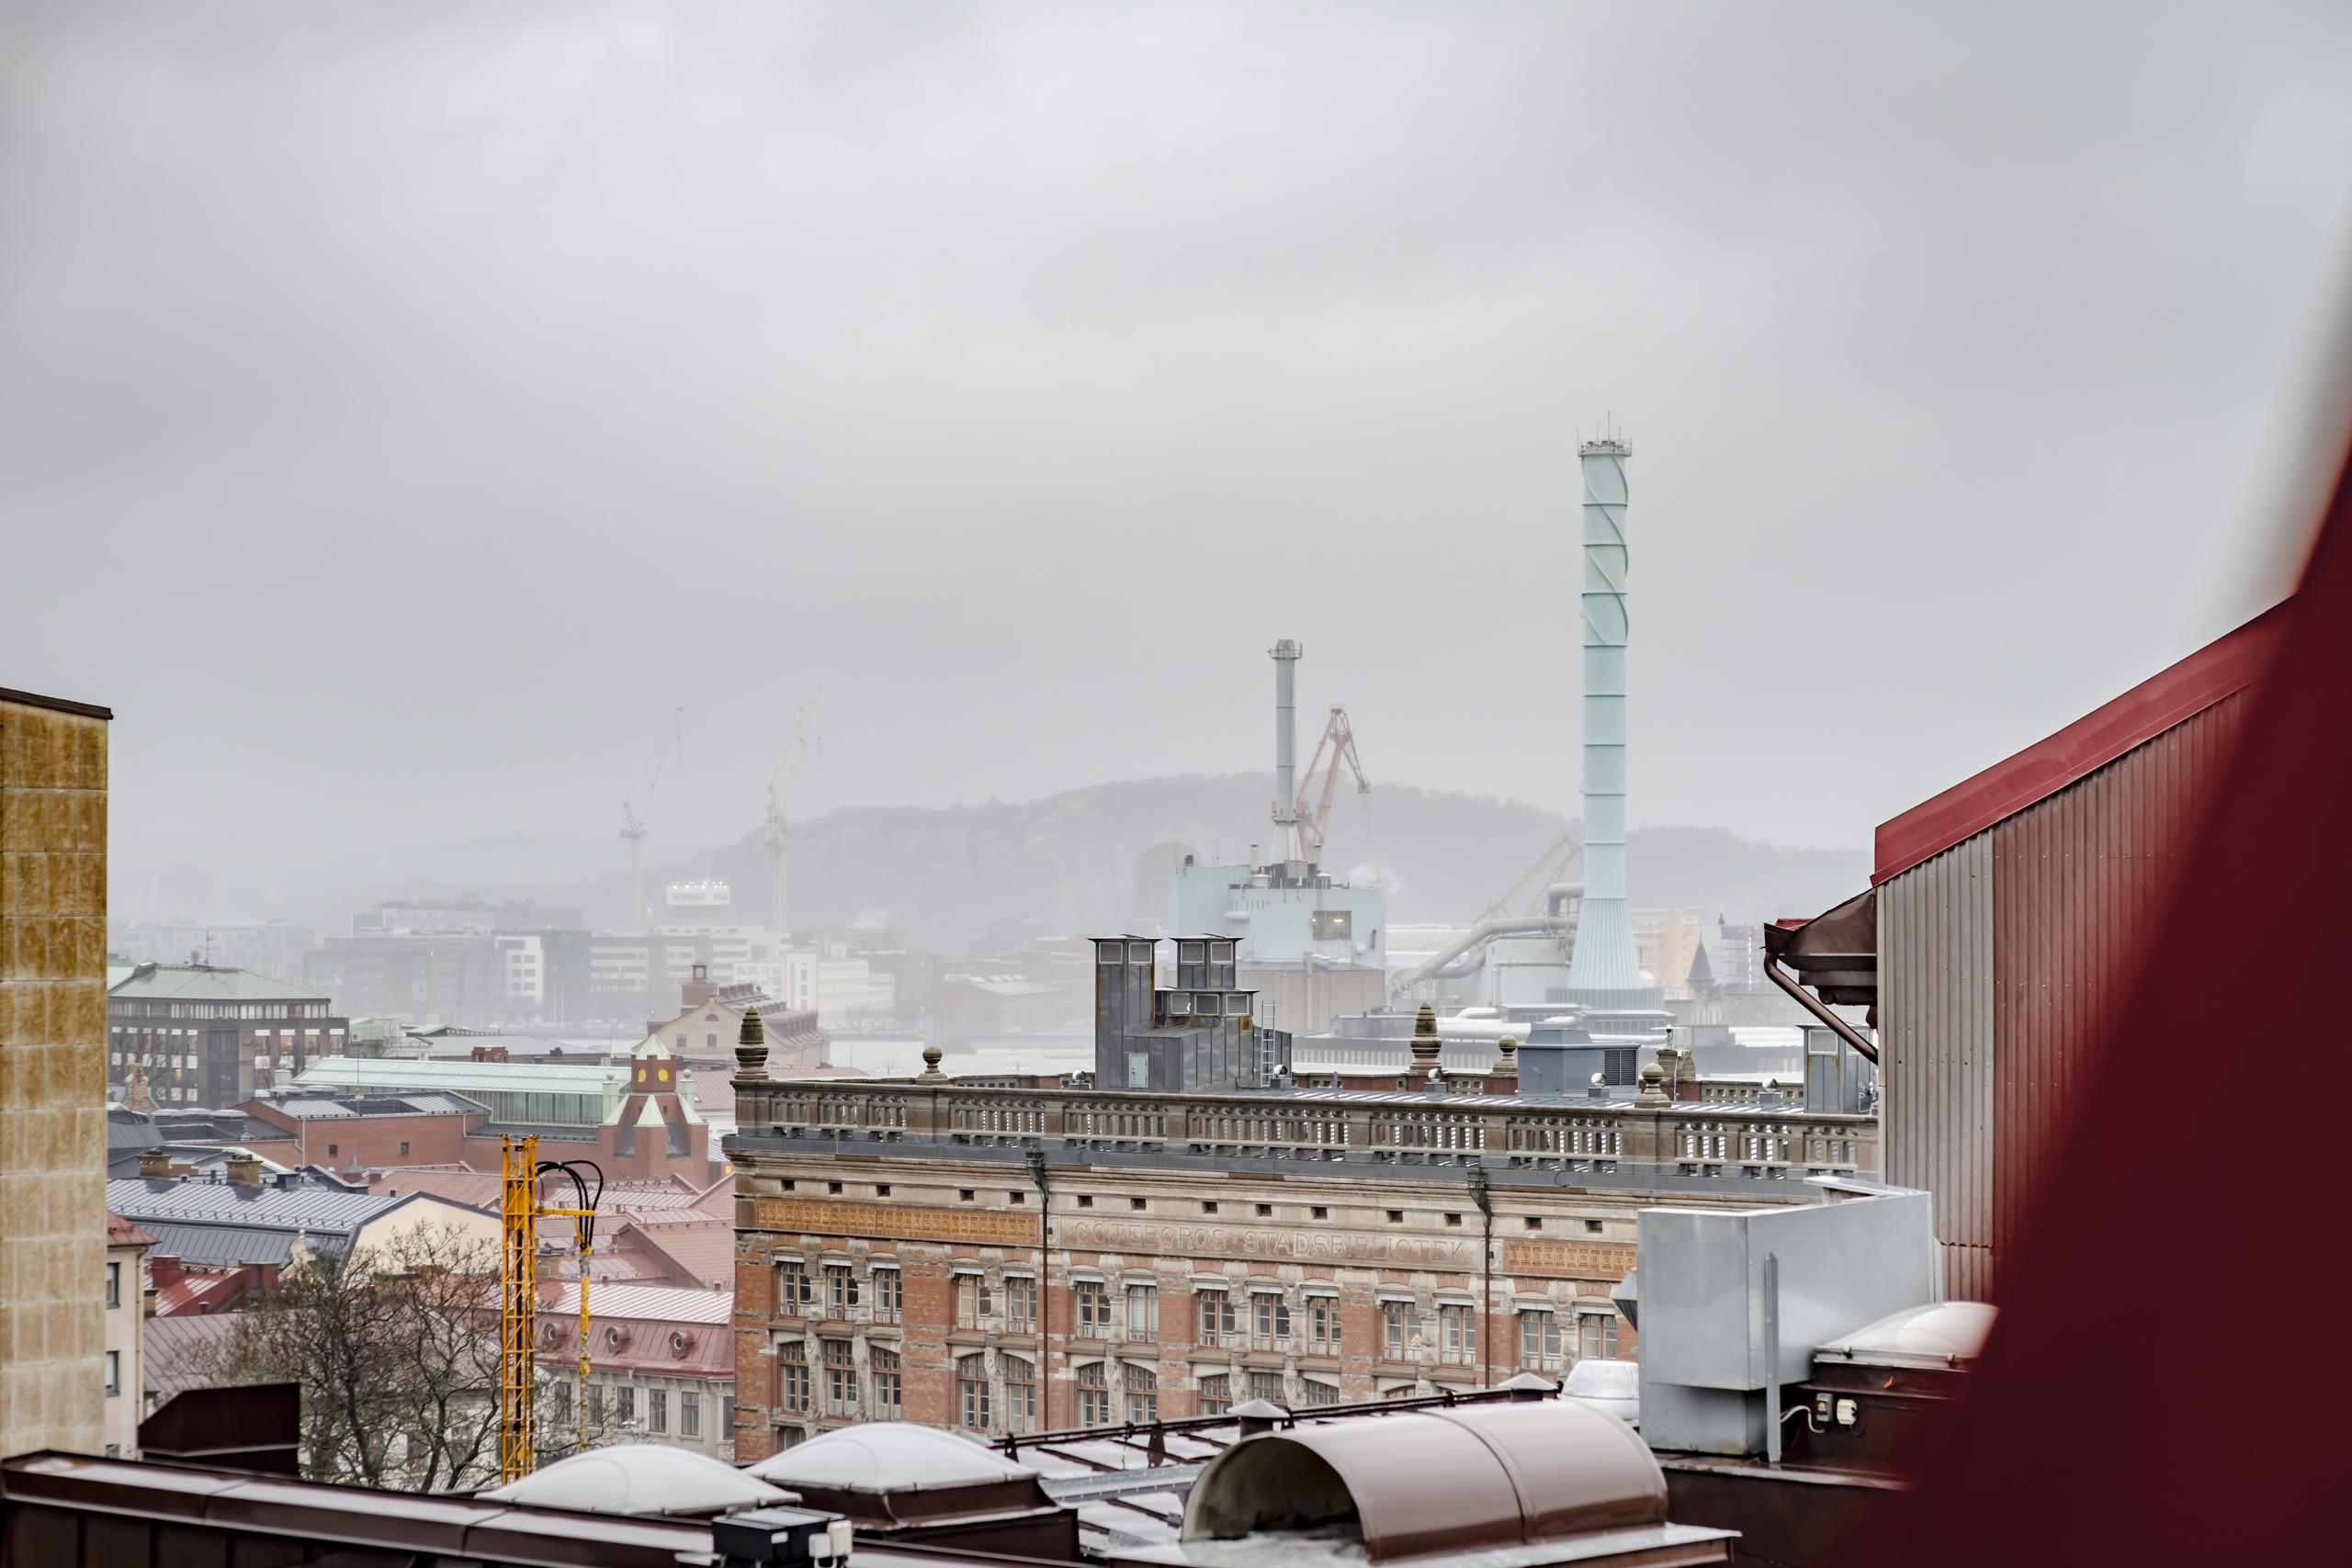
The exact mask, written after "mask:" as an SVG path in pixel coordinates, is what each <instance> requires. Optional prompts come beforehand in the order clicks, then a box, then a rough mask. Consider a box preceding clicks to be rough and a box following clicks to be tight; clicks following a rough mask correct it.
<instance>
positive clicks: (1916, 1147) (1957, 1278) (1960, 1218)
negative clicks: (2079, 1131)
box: [1878, 833, 1994, 1301]
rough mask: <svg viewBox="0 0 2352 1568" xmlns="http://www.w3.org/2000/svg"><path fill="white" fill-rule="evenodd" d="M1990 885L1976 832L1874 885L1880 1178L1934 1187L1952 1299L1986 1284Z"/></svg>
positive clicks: (1984, 842)
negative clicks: (1880, 1091) (1880, 1090)
mask: <svg viewBox="0 0 2352 1568" xmlns="http://www.w3.org/2000/svg"><path fill="white" fill-rule="evenodd" d="M1992 882H1993V872H1992V835H1991V834H1990V833H1978V834H1976V835H1975V836H1974V837H1973V838H1970V839H1968V840H1964V841H1962V843H1960V844H1957V845H1955V846H1954V847H1952V848H1951V849H1949V850H1946V851H1945V852H1942V853H1941V854H1939V855H1936V856H1934V857H1933V858H1931V859H1929V860H1926V861H1922V862H1921V863H1918V864H1917V865H1916V866H1913V867H1912V868H1911V869H1910V870H1908V871H1906V872H1905V873H1903V874H1901V875H1900V876H1897V877H1894V879H1892V880H1891V881H1888V882H1886V883H1885V884H1883V886H1880V888H1879V890H1878V944H1879V1025H1880V1028H1879V1070H1880V1073H1881V1075H1882V1077H1883V1088H1884V1090H1885V1092H1884V1095H1883V1099H1882V1100H1881V1101H1880V1107H1881V1109H1880V1128H1881V1134H1882V1136H1883V1149H1884V1160H1883V1163H1884V1167H1885V1170H1886V1179H1888V1180H1889V1181H1891V1182H1893V1183H1894V1184H1895V1185H1896V1186H1898V1187H1917V1188H1923V1189H1925V1190H1927V1191H1928V1192H1930V1193H1932V1194H1934V1197H1935V1226H1936V1239H1937V1240H1938V1241H1939V1242H1940V1243H1941V1244H1942V1247H1941V1251H1942V1254H1943V1256H1942V1264H1943V1290H1944V1295H1945V1297H1946V1298H1947V1299H1948V1300H1951V1301H1984V1300H1985V1299H1987V1298H1988V1297H1989V1296H1990V1294H1991V1292H1992V1282H1993V1273H1992V1260H1993V1168H1992V1166H1993V1137H1992V1131H1991V1128H1992V1118H1993V1018H1994V1007H1993V897H1992Z"/></svg>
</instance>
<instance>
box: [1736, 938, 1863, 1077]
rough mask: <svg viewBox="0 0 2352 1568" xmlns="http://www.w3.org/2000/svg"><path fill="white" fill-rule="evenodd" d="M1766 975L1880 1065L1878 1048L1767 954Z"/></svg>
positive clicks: (1845, 1040) (1846, 1040)
mask: <svg viewBox="0 0 2352 1568" xmlns="http://www.w3.org/2000/svg"><path fill="white" fill-rule="evenodd" d="M1764 975H1765V977H1766V978H1767V979H1770V981H1771V982H1772V984H1774V985H1776V986H1778V987H1781V989H1782V990H1784V991H1786V992H1788V993H1789V995H1790V996H1791V997H1792V998H1795V999H1796V1004H1797V1006H1799V1007H1801V1008H1803V1009H1804V1010H1805V1011H1807V1012H1809V1013H1811V1014H1813V1016H1814V1017H1815V1018H1817V1019H1819V1020H1820V1021H1822V1022H1823V1023H1825V1024H1827V1025H1828V1026H1829V1027H1830V1028H1831V1029H1834V1030H1836V1031H1837V1032H1838V1039H1840V1040H1843V1041H1844V1042H1845V1043H1847V1044H1849V1045H1851V1046H1852V1047H1853V1048H1854V1049H1855V1050H1857V1051H1860V1053H1861V1054H1862V1057H1863V1059H1864V1060H1865V1061H1867V1062H1869V1063H1870V1064H1871V1066H1877V1065H1878V1047H1877V1046H1875V1045H1873V1044H1871V1043H1870V1042H1869V1041H1868V1040H1866V1039H1864V1038H1863V1037H1862V1032H1861V1031H1860V1030H1858V1029H1856V1028H1855V1027H1854V1026H1853V1025H1852V1024H1850V1023H1848V1022H1847V1021H1845V1020H1844V1019H1842V1018H1839V1017H1838V1015H1837V1014H1836V1013H1834V1012H1832V1011H1830V1010H1829V1007H1828V1004H1827V1003H1826V1002H1824V1001H1823V1000H1822V999H1821V998H1819V997H1816V996H1815V995H1814V994H1813V993H1812V992H1811V991H1808V990H1806V989H1805V988H1804V986H1802V985H1800V984H1799V983H1798V982H1797V981H1796V980H1795V979H1794V978H1792V976H1790V975H1789V974H1788V973H1787V972H1786V971H1784V970H1782V969H1781V961H1780V960H1779V959H1777V958H1775V957H1773V956H1772V955H1771V954H1770V953H1766V954H1765V955H1764Z"/></svg>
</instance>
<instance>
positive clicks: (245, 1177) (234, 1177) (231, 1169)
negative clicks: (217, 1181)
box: [224, 1149, 261, 1187]
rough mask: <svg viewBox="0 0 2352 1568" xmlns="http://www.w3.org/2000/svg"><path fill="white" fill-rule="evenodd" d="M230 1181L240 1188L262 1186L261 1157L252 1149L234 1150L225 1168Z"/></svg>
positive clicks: (231, 1151)
mask: <svg viewBox="0 0 2352 1568" xmlns="http://www.w3.org/2000/svg"><path fill="white" fill-rule="evenodd" d="M224 1169H225V1170H226V1171H227V1173H228V1177H229V1179H230V1180H231V1181H233V1182H235V1183H236V1184H237V1185H238V1186H240V1187H259V1186H260V1185H261V1156H259V1155H257V1154H254V1152H253V1151H252V1150H251V1149H232V1150H230V1151H229V1163H228V1164H227V1166H226V1167H224Z"/></svg>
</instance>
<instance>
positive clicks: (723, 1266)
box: [626, 1216, 735, 1291]
mask: <svg viewBox="0 0 2352 1568" xmlns="http://www.w3.org/2000/svg"><path fill="white" fill-rule="evenodd" d="M626 1238H627V1239H628V1242H629V1243H630V1244H631V1245H632V1247H634V1248H641V1249H642V1250H644V1251H646V1252H648V1253H650V1254H652V1255H653V1256H654V1257H655V1258H659V1259H661V1260H662V1261H664V1262H666V1263H668V1264H669V1265H670V1266H671V1269H670V1277H671V1280H672V1282H673V1283H675V1284H680V1285H702V1286H705V1287H712V1288H718V1289H724V1290H729V1291H731V1290H733V1289H734V1288H735V1227H734V1226H733V1225H732V1224H722V1223H720V1222H719V1221H717V1220H706V1219H697V1220H694V1221H690V1222H689V1221H682V1220H671V1219H668V1218H667V1217H666V1216H665V1217H664V1218H663V1219H662V1221H659V1222H655V1221H652V1217H651V1216H648V1217H647V1219H646V1220H644V1221H639V1222H636V1223H633V1224H630V1226H629V1228H628V1232H627V1233H626Z"/></svg>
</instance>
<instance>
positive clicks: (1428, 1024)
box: [1413, 1002, 1441, 1076]
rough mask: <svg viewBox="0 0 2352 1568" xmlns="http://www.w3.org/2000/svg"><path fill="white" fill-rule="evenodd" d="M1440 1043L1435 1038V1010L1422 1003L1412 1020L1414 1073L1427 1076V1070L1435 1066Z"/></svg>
mask: <svg viewBox="0 0 2352 1568" xmlns="http://www.w3.org/2000/svg"><path fill="white" fill-rule="evenodd" d="M1440 1047H1441V1042H1440V1041H1439V1039H1438V1037H1437V1009H1435V1008H1433V1007H1431V1006H1430V1004H1429V1003H1427V1002H1423V1003H1422V1004H1421V1010H1420V1011H1419V1013H1417V1014H1415V1015H1414V1018H1413V1071H1414V1072H1415V1073H1417V1074H1420V1075H1422V1076H1427V1074H1428V1073H1429V1070H1430V1068H1431V1067H1434V1066H1437V1056H1438V1051H1439V1049H1440Z"/></svg>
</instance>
